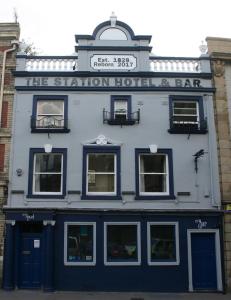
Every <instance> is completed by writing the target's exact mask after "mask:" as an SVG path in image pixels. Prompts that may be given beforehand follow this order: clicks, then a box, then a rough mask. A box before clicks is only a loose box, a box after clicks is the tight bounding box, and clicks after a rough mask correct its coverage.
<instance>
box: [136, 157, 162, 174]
mask: <svg viewBox="0 0 231 300" xmlns="http://www.w3.org/2000/svg"><path fill="white" fill-rule="evenodd" d="M140 172H141V173H165V172H166V156H165V155H164V154H156V155H151V154H142V155H140Z"/></svg>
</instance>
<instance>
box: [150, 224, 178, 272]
mask: <svg viewBox="0 0 231 300" xmlns="http://www.w3.org/2000/svg"><path fill="white" fill-rule="evenodd" d="M153 225H154V226H155V225H157V226H159V225H163V226H165V225H167V226H168V225H172V226H174V227H175V252H176V260H175V261H152V260H151V226H153ZM147 243H148V248H147V250H148V251H147V252H148V253H147V254H148V256H147V258H148V265H149V266H177V265H179V264H180V251H179V224H178V222H147Z"/></svg>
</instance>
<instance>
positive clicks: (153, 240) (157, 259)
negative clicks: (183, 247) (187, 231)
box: [147, 222, 179, 265]
mask: <svg viewBox="0 0 231 300" xmlns="http://www.w3.org/2000/svg"><path fill="white" fill-rule="evenodd" d="M147 233H148V264H149V265H178V264H179V234H178V223H175V222H167V223H160V222H155V223H154V222H149V223H148V224H147Z"/></svg>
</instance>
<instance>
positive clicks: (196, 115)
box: [172, 99, 200, 124]
mask: <svg viewBox="0 0 231 300" xmlns="http://www.w3.org/2000/svg"><path fill="white" fill-rule="evenodd" d="M175 103H187V104H188V103H193V104H194V103H195V104H196V114H181V113H180V114H179V113H178V114H175V113H174V109H176V110H177V109H179V108H175V107H174V104H175ZM180 109H188V110H193V109H194V108H185V107H183V108H180ZM172 115H173V117H182V118H183V117H196V119H197V121H196V122H195V121H187V122H185V123H184V124H198V123H199V120H200V114H199V103H198V101H196V100H195V101H193V100H191V101H187V100H177V99H176V100H173V107H172ZM181 122H184V120H182V121H174V124H181Z"/></svg>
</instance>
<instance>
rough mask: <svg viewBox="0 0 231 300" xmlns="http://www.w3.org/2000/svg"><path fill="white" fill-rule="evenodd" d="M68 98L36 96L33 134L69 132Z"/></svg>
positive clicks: (32, 124)
mask: <svg viewBox="0 0 231 300" xmlns="http://www.w3.org/2000/svg"><path fill="white" fill-rule="evenodd" d="M67 109H68V102H67V96H53V95H52V96H34V102H33V112H32V117H31V132H69V129H68V128H67Z"/></svg>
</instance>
